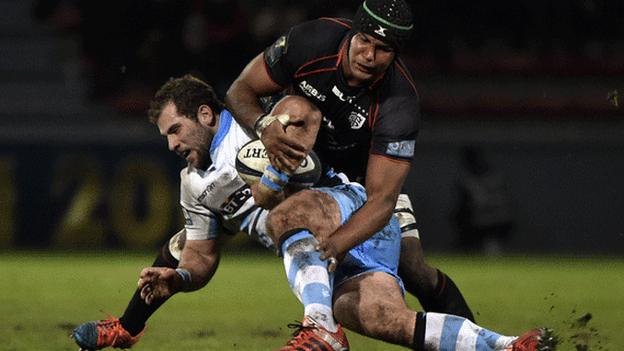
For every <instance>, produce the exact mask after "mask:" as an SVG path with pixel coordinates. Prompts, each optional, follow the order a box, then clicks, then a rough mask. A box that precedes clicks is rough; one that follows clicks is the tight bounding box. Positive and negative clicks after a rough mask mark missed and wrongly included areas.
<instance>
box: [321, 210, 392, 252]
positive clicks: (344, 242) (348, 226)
mask: <svg viewBox="0 0 624 351" xmlns="http://www.w3.org/2000/svg"><path fill="white" fill-rule="evenodd" d="M395 201H396V200H395ZM395 201H392V199H377V200H375V199H369V201H367V202H366V203H365V204H364V206H362V207H361V208H360V209H359V210H358V211H357V212H356V213H354V214H353V216H351V218H350V219H349V220H348V221H347V222H346V223H345V224H344V225H342V226H341V227H340V228H338V229H337V230H336V231H335V232H334V233H333V234H332V239H333V240H335V241H334V243H335V245H336V249H337V250H338V251H339V252H347V251H349V250H350V249H352V248H353V247H355V246H357V245H359V244H361V243H363V242H364V241H366V240H368V239H369V238H370V237H371V236H373V235H374V234H375V233H377V232H378V231H380V230H381V229H383V228H384V227H385V226H386V225H387V224H388V222H389V220H390V218H391V216H392V212H393V209H394V204H395Z"/></svg>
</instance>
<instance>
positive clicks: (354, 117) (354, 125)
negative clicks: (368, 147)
mask: <svg viewBox="0 0 624 351" xmlns="http://www.w3.org/2000/svg"><path fill="white" fill-rule="evenodd" d="M365 121H366V117H364V116H362V115H361V114H359V113H357V112H355V111H351V114H350V115H349V123H351V129H360V128H362V126H363V125H364V122H365Z"/></svg>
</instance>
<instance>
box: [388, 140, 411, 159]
mask: <svg viewBox="0 0 624 351" xmlns="http://www.w3.org/2000/svg"><path fill="white" fill-rule="evenodd" d="M415 145H416V140H402V141H395V142H392V143H388V146H387V147H386V154H388V155H390V156H397V157H412V156H414V146H415Z"/></svg>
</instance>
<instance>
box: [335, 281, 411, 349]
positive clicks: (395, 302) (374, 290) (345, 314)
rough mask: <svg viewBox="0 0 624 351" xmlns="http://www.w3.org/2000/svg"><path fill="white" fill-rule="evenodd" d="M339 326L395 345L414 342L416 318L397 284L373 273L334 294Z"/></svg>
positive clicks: (348, 282)
mask: <svg viewBox="0 0 624 351" xmlns="http://www.w3.org/2000/svg"><path fill="white" fill-rule="evenodd" d="M334 315H335V316H336V319H337V320H338V322H340V323H342V324H343V325H344V326H345V327H347V328H349V329H351V330H353V331H356V332H358V333H360V334H363V335H367V336H370V337H373V338H376V339H381V340H385V341H388V342H392V343H395V344H406V343H407V344H409V342H410V341H411V340H412V339H413V333H414V323H415V322H416V314H415V312H414V311H411V310H410V309H409V308H408V307H407V305H406V304H405V300H404V298H403V294H402V292H401V288H400V286H399V284H398V283H397V280H396V279H395V278H394V277H393V276H391V275H389V274H386V273H382V272H374V273H367V274H364V275H361V276H358V277H354V278H352V279H350V280H348V281H346V282H345V283H344V284H342V285H341V286H340V288H339V289H338V290H337V291H336V292H335V293H334Z"/></svg>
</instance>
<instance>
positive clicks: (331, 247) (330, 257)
mask: <svg viewBox="0 0 624 351" xmlns="http://www.w3.org/2000/svg"><path fill="white" fill-rule="evenodd" d="M318 240H319V243H318V245H317V246H316V250H317V251H319V252H320V253H321V257H320V258H321V260H327V263H328V265H327V270H328V271H329V272H330V273H331V272H333V271H335V270H336V267H338V263H339V262H340V261H342V260H343V259H344V257H345V255H346V253H345V252H342V251H341V250H340V249H339V248H338V246H337V245H336V243H335V242H334V240H332V237H327V238H318Z"/></svg>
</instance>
